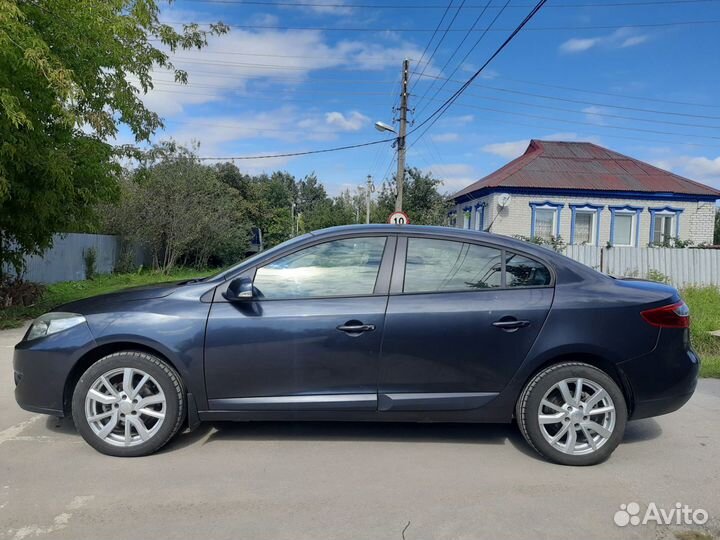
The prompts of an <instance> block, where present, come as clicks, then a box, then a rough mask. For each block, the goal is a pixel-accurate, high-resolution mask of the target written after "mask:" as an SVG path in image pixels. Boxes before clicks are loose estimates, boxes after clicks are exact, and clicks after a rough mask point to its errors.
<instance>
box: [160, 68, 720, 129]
mask: <svg viewBox="0 0 720 540" xmlns="http://www.w3.org/2000/svg"><path fill="white" fill-rule="evenodd" d="M153 84H162V85H170V86H175V85H177V87H178V88H185V87H188V88H191V89H192V88H193V87H198V88H199V87H202V88H211V89H217V90H219V91H222V90H225V91H230V90H232V88H228V87H225V86H217V85H204V84H194V83H188V84H181V83H173V82H171V81H157V80H154V81H153ZM160 90H162V89H160ZM160 90H157V91H160ZM181 93H182V92H181ZM343 93H344V94H349V95H363V96H384V95H387V94H386V92H343ZM293 94H307V95H316V94H332V95H335V94H336V92H332V91H327V92H326V91H322V90H290V91H288V92H287V93H286V94H280V96H281V97H289V96H292V95H293ZM203 95H207V96H208V97H211V96H214V94H210V93H208V94H203ZM466 95H468V96H472V97H477V98H479V99H482V100H485V101H497V102H500V103H508V104H511V105H522V106H526V107H532V108H535V109H545V110H550V111H559V112H569V113H574V114H585V115H589V116H596V117H600V118H614V119H618V120H626V121H638V122H646V123H651V124H663V125H671V126H682V127H692V128H701V129H720V125H706V124H697V123H691V122H674V121H671V120H658V119H654V118H641V117H638V116H625V115H621V114H611V113H603V112H594V111H585V110H577V109H569V108H565V107H553V106H551V105H542V104H539V103H528V102H526V101H517V100H512V99H503V98H498V97H495V96H484V95H480V94H476V93H472V92H468V93H467V94H466ZM259 97H262V96H259ZM248 98H249V99H258V97H256V96H248ZM272 99H276V98H272ZM431 101H438V100H437V99H435V98H431ZM206 125H218V126H221V124H206ZM227 127H232V126H227ZM280 131H282V130H280ZM678 135H682V134H678Z"/></svg>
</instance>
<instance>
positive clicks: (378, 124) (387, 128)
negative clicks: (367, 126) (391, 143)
mask: <svg viewBox="0 0 720 540" xmlns="http://www.w3.org/2000/svg"><path fill="white" fill-rule="evenodd" d="M375 129H377V130H378V131H389V132H390V133H394V134H395V135H397V131H395V130H394V129H393V127H392V126H388V125H387V124H386V123H385V122H375Z"/></svg>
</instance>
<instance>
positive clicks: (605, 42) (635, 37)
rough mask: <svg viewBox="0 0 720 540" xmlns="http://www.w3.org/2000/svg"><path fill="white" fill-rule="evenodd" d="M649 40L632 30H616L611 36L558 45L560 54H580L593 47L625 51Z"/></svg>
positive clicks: (648, 37) (572, 40) (645, 35)
mask: <svg viewBox="0 0 720 540" xmlns="http://www.w3.org/2000/svg"><path fill="white" fill-rule="evenodd" d="M649 39H650V36H649V35H648V34H637V33H635V30H633V29H632V28H618V29H617V30H615V31H614V32H612V33H611V34H608V35H605V36H597V37H593V38H571V39H568V40H567V41H565V42H563V43H562V44H561V45H560V52H563V53H569V54H572V53H580V52H584V51H587V50H590V49H592V48H595V47H604V48H608V49H625V48H628V47H635V46H636V45H640V44H642V43H645V42H646V41H648V40H649Z"/></svg>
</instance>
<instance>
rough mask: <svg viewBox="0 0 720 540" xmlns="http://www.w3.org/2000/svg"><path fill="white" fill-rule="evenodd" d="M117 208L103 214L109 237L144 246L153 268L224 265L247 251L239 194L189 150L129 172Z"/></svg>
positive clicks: (175, 149) (180, 149)
mask: <svg viewBox="0 0 720 540" xmlns="http://www.w3.org/2000/svg"><path fill="white" fill-rule="evenodd" d="M122 186H123V194H122V198H121V200H120V203H119V204H118V205H115V206H110V207H108V208H106V209H105V212H104V214H105V215H106V216H108V217H107V226H108V228H109V230H110V232H114V233H118V234H120V235H122V236H123V237H124V238H125V239H127V240H129V241H131V242H135V243H138V244H141V245H143V246H145V247H146V248H147V249H148V250H149V251H150V253H151V255H152V259H153V265H154V266H155V267H156V268H159V269H160V270H162V271H166V272H167V271H169V270H171V269H172V268H173V267H174V266H176V265H177V264H178V263H179V262H183V263H184V264H190V265H194V266H198V267H205V266H207V265H208V263H209V262H210V261H211V259H213V260H214V262H215V263H217V264H219V265H227V264H231V263H234V262H237V261H238V260H240V259H242V258H243V256H244V254H245V253H246V252H247V247H248V245H249V238H250V224H249V222H248V221H247V220H246V216H245V212H243V210H242V202H243V201H242V197H241V195H240V193H239V192H238V191H237V190H236V189H234V188H232V187H230V186H229V185H227V184H225V183H223V182H221V181H220V180H219V179H218V177H217V172H216V169H214V168H212V167H208V166H205V165H202V164H201V163H200V162H199V161H198V160H197V158H196V156H195V155H194V154H193V152H192V150H189V149H186V148H183V147H173V150H172V153H171V154H169V155H165V156H164V157H163V158H162V159H160V160H158V161H157V162H156V163H152V164H150V165H149V166H148V167H147V168H146V169H143V170H136V171H133V172H131V173H128V174H127V175H126V177H125V179H124V181H123V182H122Z"/></svg>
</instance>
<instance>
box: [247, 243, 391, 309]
mask: <svg viewBox="0 0 720 540" xmlns="http://www.w3.org/2000/svg"><path fill="white" fill-rule="evenodd" d="M385 240H386V239H385V237H367V238H348V239H343V240H333V241H332V242H325V243H324V244H317V245H314V246H312V247H309V248H306V249H303V250H300V251H297V252H295V253H292V254H291V255H288V256H286V257H283V258H281V259H278V260H276V261H273V262H271V263H270V264H268V265H266V266H263V267H261V268H258V270H257V272H256V273H255V280H254V282H253V285H254V287H255V289H256V291H257V293H258V296H260V297H261V298H265V299H270V300H272V299H279V298H283V299H289V298H317V297H333V296H357V295H370V294H372V293H373V292H374V290H375V281H376V279H377V275H378V271H379V269H380V261H381V259H382V255H383V250H384V249H385Z"/></svg>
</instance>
